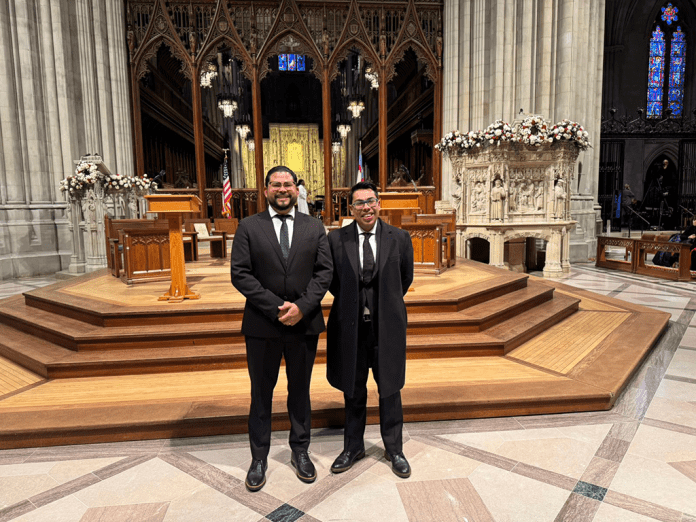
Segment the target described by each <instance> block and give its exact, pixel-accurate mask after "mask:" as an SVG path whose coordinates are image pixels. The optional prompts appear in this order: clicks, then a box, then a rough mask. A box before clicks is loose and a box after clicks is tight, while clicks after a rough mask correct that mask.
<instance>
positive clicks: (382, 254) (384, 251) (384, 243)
mask: <svg viewBox="0 0 696 522" xmlns="http://www.w3.org/2000/svg"><path fill="white" fill-rule="evenodd" d="M393 240H394V238H393V237H392V231H391V230H390V229H388V228H387V226H386V225H385V223H384V221H382V220H381V219H380V224H379V241H378V243H377V252H378V253H377V265H376V266H375V269H376V272H379V271H380V270H381V269H382V268H384V265H385V264H386V262H387V258H388V257H389V252H391V247H392V245H391V244H392V241H393Z"/></svg>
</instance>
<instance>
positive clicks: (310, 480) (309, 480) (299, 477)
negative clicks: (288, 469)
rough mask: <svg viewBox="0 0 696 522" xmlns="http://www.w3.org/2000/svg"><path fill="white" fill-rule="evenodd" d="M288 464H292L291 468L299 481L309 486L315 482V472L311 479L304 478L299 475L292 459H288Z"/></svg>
mask: <svg viewBox="0 0 696 522" xmlns="http://www.w3.org/2000/svg"><path fill="white" fill-rule="evenodd" d="M290 464H292V467H293V468H295V475H297V478H298V479H300V480H301V481H302V482H304V483H305V484H311V483H312V482H314V481H315V480H317V472H316V471H314V475H313V476H311V477H305V476H303V475H301V474H300V470H299V469H297V463H296V462H295V460H294V459H290Z"/></svg>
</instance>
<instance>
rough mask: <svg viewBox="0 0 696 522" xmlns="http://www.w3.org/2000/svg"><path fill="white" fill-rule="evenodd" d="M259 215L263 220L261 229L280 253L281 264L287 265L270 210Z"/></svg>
mask: <svg viewBox="0 0 696 522" xmlns="http://www.w3.org/2000/svg"><path fill="white" fill-rule="evenodd" d="M259 217H260V221H261V224H260V227H261V230H263V232H264V234H266V238H267V239H268V242H269V243H270V244H271V246H272V248H273V250H274V251H275V253H276V254H277V255H278V259H279V260H280V264H281V265H282V266H285V259H283V251H282V250H281V249H280V243H279V242H278V236H276V232H275V228H274V227H273V218H272V217H271V214H270V213H269V212H268V210H264V211H263V212H262V213H261V214H259ZM294 239H295V235H294V234H293V240H294Z"/></svg>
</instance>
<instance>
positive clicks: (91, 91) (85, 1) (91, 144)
mask: <svg viewBox="0 0 696 522" xmlns="http://www.w3.org/2000/svg"><path fill="white" fill-rule="evenodd" d="M76 6H77V40H78V45H77V51H78V56H79V59H80V87H81V89H82V115H83V125H84V130H85V142H84V146H85V148H86V150H84V151H81V153H82V154H97V153H98V154H100V155H102V157H104V154H105V152H104V151H103V150H102V149H101V147H102V140H101V125H100V114H101V113H100V110H99V93H98V92H97V84H96V82H97V71H96V67H95V65H96V55H95V49H94V39H95V38H98V37H99V33H98V32H97V31H95V28H94V23H95V20H94V10H93V7H92V2H91V1H90V0H77V3H76ZM95 33H96V34H95Z"/></svg>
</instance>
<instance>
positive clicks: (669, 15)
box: [662, 4, 679, 25]
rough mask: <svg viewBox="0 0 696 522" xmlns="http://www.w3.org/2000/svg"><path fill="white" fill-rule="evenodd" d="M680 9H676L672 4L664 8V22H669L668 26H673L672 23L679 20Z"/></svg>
mask: <svg viewBox="0 0 696 522" xmlns="http://www.w3.org/2000/svg"><path fill="white" fill-rule="evenodd" d="M678 12H679V9H677V8H676V7H674V6H673V5H672V4H667V6H666V7H663V8H662V21H663V22H667V25H672V22H676V21H677V20H679V18H678V17H677V13H678Z"/></svg>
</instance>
